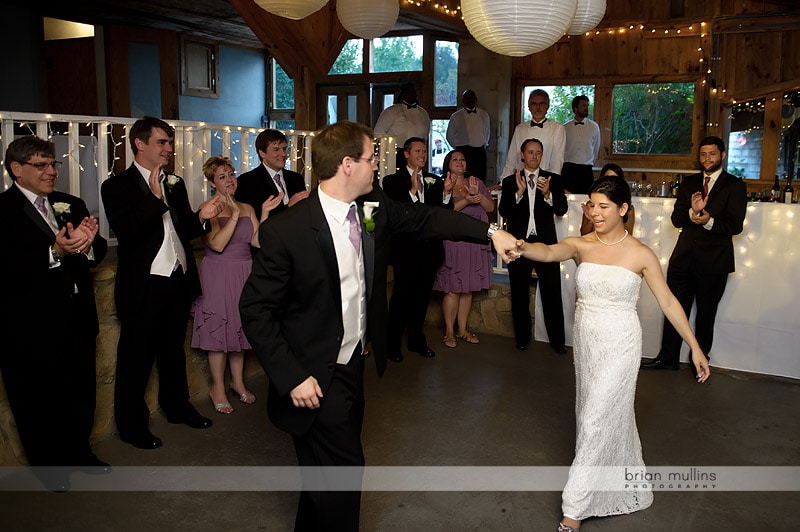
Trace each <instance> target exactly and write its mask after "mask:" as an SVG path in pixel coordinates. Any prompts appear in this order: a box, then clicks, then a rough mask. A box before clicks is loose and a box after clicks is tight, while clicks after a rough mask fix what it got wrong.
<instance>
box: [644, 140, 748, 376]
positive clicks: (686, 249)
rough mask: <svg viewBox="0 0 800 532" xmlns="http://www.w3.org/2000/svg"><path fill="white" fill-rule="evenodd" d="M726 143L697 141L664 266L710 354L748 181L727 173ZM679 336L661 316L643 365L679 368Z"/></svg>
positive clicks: (675, 209) (671, 286) (744, 208)
mask: <svg viewBox="0 0 800 532" xmlns="http://www.w3.org/2000/svg"><path fill="white" fill-rule="evenodd" d="M726 155H727V153H726V152H725V143H724V142H723V141H722V139H720V138H719V137H706V138H704V139H703V140H701V141H700V149H699V163H700V168H701V170H702V171H701V172H700V173H699V174H695V175H692V176H689V177H686V178H684V180H683V181H682V182H681V186H680V188H679V189H678V197H677V199H676V200H675V206H674V207H673V209H672V225H674V226H675V227H677V228H678V229H680V230H681V233H680V235H679V236H678V241H677V242H676V243H675V249H673V250H672V256H671V257H670V258H669V266H668V267H667V286H669V289H670V290H672V293H673V294H675V297H676V298H678V301H680V303H681V306H682V307H683V310H684V312H685V313H686V316H687V317H689V314H690V312H691V310H692V304H693V303H694V304H696V305H697V312H696V314H695V321H694V334H695V336H696V337H697V342H698V343H699V344H700V348H701V349H702V350H703V352H704V353H705V354H706V356H708V357H709V358H710V355H709V353H711V344H712V342H713V340H714V320H715V319H716V316H717V307H718V306H719V302H720V300H721V299H722V294H723V293H725V285H726V284H727V283H728V275H729V274H730V273H731V272H733V271H734V267H735V264H734V256H733V235H738V234H739V233H741V232H742V228H743V226H744V217H745V214H746V213H747V185H745V183H744V182H743V181H742V180H741V179H739V178H738V177H736V176H734V175H731V174H729V173H728V172H725V171H724V170H723V169H722V162H723V161H724V160H725V156H726ZM682 342H683V340H682V339H681V337H680V335H679V334H678V332H677V331H676V330H675V328H674V327H673V326H672V324H671V323H670V322H669V320H666V319H665V320H664V330H663V334H662V337H661V350H660V351H659V353H658V356H657V357H656V358H655V359H653V360H651V361H649V362H645V363H643V364H642V367H643V368H645V369H672V370H677V369H678V362H679V359H680V352H681V344H682Z"/></svg>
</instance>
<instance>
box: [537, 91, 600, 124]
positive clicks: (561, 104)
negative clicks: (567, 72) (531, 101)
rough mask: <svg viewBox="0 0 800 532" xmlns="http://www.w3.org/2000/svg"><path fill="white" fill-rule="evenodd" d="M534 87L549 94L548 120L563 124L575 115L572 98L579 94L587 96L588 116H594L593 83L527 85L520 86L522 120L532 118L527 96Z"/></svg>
mask: <svg viewBox="0 0 800 532" xmlns="http://www.w3.org/2000/svg"><path fill="white" fill-rule="evenodd" d="M534 89H542V90H544V91H545V92H547V94H549V95H550V108H549V109H548V110H547V119H548V120H553V121H554V122H558V123H560V124H563V123H564V122H566V121H567V120H570V119H572V118H573V117H574V116H575V113H573V112H572V99H573V98H574V97H575V96H580V95H583V96H586V97H588V98H589V118H593V117H594V85H559V86H557V87H553V86H549V87H542V86H540V85H529V86H526V87H523V88H522V109H523V113H522V121H523V122H528V121H530V120H531V119H532V118H533V117H532V116H531V111H530V109H528V98H529V97H530V94H531V92H532V91H533V90H534Z"/></svg>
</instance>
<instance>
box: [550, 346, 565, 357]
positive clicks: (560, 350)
mask: <svg viewBox="0 0 800 532" xmlns="http://www.w3.org/2000/svg"><path fill="white" fill-rule="evenodd" d="M552 347H553V351H555V352H556V353H558V354H559V355H566V354H567V348H566V347H564V346H563V345H554V346H552Z"/></svg>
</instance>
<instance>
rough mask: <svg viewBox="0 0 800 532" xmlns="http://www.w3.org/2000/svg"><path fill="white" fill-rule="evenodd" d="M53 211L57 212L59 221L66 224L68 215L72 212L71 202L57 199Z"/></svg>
mask: <svg viewBox="0 0 800 532" xmlns="http://www.w3.org/2000/svg"><path fill="white" fill-rule="evenodd" d="M53 212H55V214H56V218H57V219H58V221H59V222H61V223H62V224H65V223H67V217H68V216H69V215H70V214H71V211H70V204H69V203H66V202H64V201H57V202H55V203H53Z"/></svg>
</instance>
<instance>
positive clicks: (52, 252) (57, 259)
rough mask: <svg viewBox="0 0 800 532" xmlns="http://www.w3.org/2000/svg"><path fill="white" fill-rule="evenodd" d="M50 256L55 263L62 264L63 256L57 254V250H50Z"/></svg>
mask: <svg viewBox="0 0 800 532" xmlns="http://www.w3.org/2000/svg"><path fill="white" fill-rule="evenodd" d="M50 256H51V257H53V261H55V262H61V255H59V254H58V253H56V249H55V248H50Z"/></svg>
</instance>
